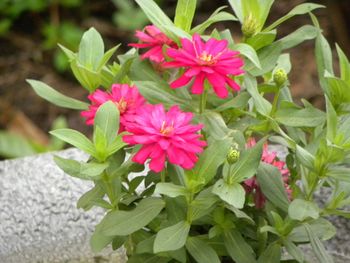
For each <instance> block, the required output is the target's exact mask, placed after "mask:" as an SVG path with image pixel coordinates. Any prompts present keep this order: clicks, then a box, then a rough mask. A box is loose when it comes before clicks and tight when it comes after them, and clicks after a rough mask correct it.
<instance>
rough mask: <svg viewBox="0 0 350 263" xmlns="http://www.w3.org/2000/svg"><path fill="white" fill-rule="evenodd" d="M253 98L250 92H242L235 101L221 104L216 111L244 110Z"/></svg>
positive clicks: (231, 100)
mask: <svg viewBox="0 0 350 263" xmlns="http://www.w3.org/2000/svg"><path fill="white" fill-rule="evenodd" d="M250 98H251V96H250V94H249V93H248V92H245V91H242V92H240V93H238V95H237V96H235V97H234V98H233V99H230V100H229V101H227V102H225V103H224V104H221V105H220V106H219V107H216V108H215V111H224V110H228V109H237V108H244V107H245V106H247V103H248V100H249V99H250Z"/></svg>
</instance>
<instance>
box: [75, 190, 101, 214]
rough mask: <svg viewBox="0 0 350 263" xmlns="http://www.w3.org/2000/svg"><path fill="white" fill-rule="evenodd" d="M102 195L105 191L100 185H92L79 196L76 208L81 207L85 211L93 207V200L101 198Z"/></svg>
mask: <svg viewBox="0 0 350 263" xmlns="http://www.w3.org/2000/svg"><path fill="white" fill-rule="evenodd" d="M104 195H105V192H104V191H103V189H102V187H101V186H100V185H98V184H97V185H95V186H94V188H92V189H91V190H89V191H87V192H86V193H85V194H83V195H82V196H81V197H80V198H79V200H78V203H77V208H82V209H84V210H85V211H88V210H90V209H91V208H92V207H93V205H94V202H95V201H97V200H101V199H102V198H103V196H104Z"/></svg>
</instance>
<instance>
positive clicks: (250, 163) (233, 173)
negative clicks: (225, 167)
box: [224, 139, 265, 182]
mask: <svg viewBox="0 0 350 263" xmlns="http://www.w3.org/2000/svg"><path fill="white" fill-rule="evenodd" d="M264 143H265V140H264V139H261V140H260V141H259V142H258V143H257V144H256V145H254V147H252V148H249V149H247V150H245V151H243V152H242V153H241V156H240V158H239V160H238V161H237V162H236V163H234V164H233V165H231V167H230V168H229V174H228V175H224V177H227V178H228V179H227V180H229V181H231V180H232V181H234V182H242V181H244V180H246V179H249V178H251V177H252V176H254V174H255V173H256V171H257V169H258V166H259V164H260V160H261V154H262V149H263V145H264Z"/></svg>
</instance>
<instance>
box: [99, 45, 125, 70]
mask: <svg viewBox="0 0 350 263" xmlns="http://www.w3.org/2000/svg"><path fill="white" fill-rule="evenodd" d="M120 45H121V44H119V45H117V46H115V47H112V48H111V49H109V50H108V51H107V52H106V53H105V54H104V55H103V57H102V59H101V61H100V63H99V65H98V67H97V71H100V70H101V69H102V67H103V66H105V65H106V64H107V62H108V60H110V58H111V57H112V56H113V54H114V53H115V51H116V50H117V49H118V48H119V47H120Z"/></svg>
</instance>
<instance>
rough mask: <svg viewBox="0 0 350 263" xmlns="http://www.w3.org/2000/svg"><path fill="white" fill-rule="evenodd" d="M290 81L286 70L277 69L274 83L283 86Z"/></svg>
mask: <svg viewBox="0 0 350 263" xmlns="http://www.w3.org/2000/svg"><path fill="white" fill-rule="evenodd" d="M287 79H288V76H287V73H286V72H285V71H284V69H281V68H280V69H277V70H276V71H275V73H274V74H273V81H274V82H275V83H276V85H277V86H282V85H283V84H284V83H285V82H286V81H287Z"/></svg>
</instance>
